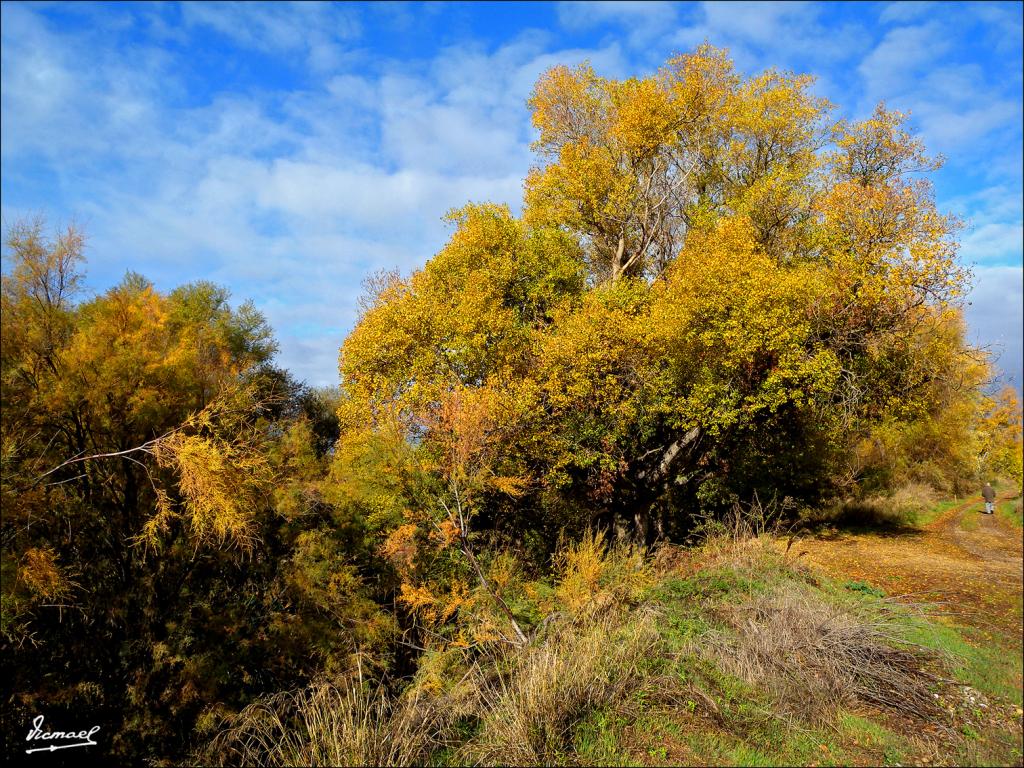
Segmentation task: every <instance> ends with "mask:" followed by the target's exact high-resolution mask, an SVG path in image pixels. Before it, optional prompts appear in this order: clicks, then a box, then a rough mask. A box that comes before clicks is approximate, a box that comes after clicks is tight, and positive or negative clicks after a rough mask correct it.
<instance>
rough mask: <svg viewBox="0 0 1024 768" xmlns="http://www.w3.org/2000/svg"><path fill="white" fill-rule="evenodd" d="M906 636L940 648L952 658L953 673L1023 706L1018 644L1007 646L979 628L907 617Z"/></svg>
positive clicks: (961, 679)
mask: <svg viewBox="0 0 1024 768" xmlns="http://www.w3.org/2000/svg"><path fill="white" fill-rule="evenodd" d="M907 639H908V640H910V641H911V642H914V643H918V644H920V645H923V646H925V647H926V648H932V649H934V650H937V651H939V652H941V653H943V654H944V655H946V657H947V658H948V659H949V661H950V664H951V667H952V672H953V676H954V677H955V678H956V679H957V680H959V681H961V682H963V683H964V684H966V685H970V686H971V687H972V688H975V689H977V690H979V691H981V692H982V693H984V694H986V695H989V696H997V697H999V698H1002V699H1006V700H1008V701H1011V702H1012V703H1014V704H1016V705H1017V706H1018V707H1019V706H1021V698H1022V697H1021V689H1020V685H1019V682H1018V681H1019V680H1020V679H1021V674H1022V671H1024V670H1022V667H1024V662H1022V661H1021V657H1020V652H1019V646H1018V647H1017V649H1016V650H1014V649H1011V648H1007V647H1005V646H1004V645H1003V644H1002V643H1000V642H998V640H995V639H994V638H993V637H992V636H991V635H988V634H983V633H981V632H980V631H978V630H974V629H968V628H961V627H953V626H949V625H946V624H940V623H937V622H934V621H929V620H927V619H923V618H920V617H908V619H907Z"/></svg>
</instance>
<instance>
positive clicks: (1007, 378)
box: [965, 266, 1024, 390]
mask: <svg viewBox="0 0 1024 768" xmlns="http://www.w3.org/2000/svg"><path fill="white" fill-rule="evenodd" d="M1022 281H1024V270H1022V268H1021V267H1020V266H1014V267H977V268H976V269H975V271H974V290H973V291H972V292H971V294H970V296H969V300H970V302H971V303H970V305H969V306H968V307H967V308H966V312H965V314H966V316H967V322H968V326H969V328H970V334H969V335H970V338H971V340H972V341H973V342H974V343H977V344H981V345H982V346H985V347H987V348H988V349H989V351H990V352H991V353H992V354H993V355H994V356H995V358H996V363H997V365H998V367H999V369H1000V371H1001V374H1002V379H1003V381H1004V382H1006V383H1009V384H1013V385H1014V386H1016V387H1017V389H1018V390H1020V388H1021V384H1022V383H1024V373H1022V365H1024V339H1022V335H1024V325H1022V323H1021V319H1022V317H1024V299H1022V293H1024V291H1022Z"/></svg>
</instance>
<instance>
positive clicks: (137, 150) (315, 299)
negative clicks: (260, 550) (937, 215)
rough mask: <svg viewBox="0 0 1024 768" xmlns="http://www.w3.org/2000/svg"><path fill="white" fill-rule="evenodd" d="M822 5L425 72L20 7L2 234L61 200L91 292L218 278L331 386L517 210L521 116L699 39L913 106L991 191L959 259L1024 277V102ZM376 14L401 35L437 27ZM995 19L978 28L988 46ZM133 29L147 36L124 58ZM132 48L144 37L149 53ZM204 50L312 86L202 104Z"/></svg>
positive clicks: (906, 38) (255, 31) (639, 26)
mask: <svg viewBox="0 0 1024 768" xmlns="http://www.w3.org/2000/svg"><path fill="white" fill-rule="evenodd" d="M822 7H823V6H817V5H811V6H799V5H790V4H770V3H751V4H743V5H732V4H723V5H719V4H714V3H712V4H705V5H699V6H681V7H679V6H670V5H660V4H658V5H654V6H642V5H641V6H639V7H635V8H634V7H633V6H632V5H625V4H598V5H595V6H581V5H576V4H572V5H567V6H560V7H559V9H558V13H559V18H560V21H561V22H562V24H563V25H564V26H565V27H567V28H572V29H573V30H577V31H579V32H580V33H581V34H582V33H583V32H585V31H587V30H591V35H592V36H596V37H597V38H598V39H600V40H601V41H602V42H601V43H600V44H599V45H595V46H594V47H591V48H573V49H569V48H560V47H558V41H557V38H555V37H554V36H553V33H552V32H551V31H538V30H534V31H525V32H521V33H518V34H516V35H514V36H512V37H510V39H508V40H507V41H505V42H504V43H503V44H501V45H498V46H497V47H494V46H491V47H486V46H484V45H482V44H480V43H479V42H473V41H469V42H466V43H464V44H459V45H454V44H452V45H450V46H449V47H447V48H443V49H441V50H440V51H439V52H438V53H437V54H435V55H432V56H431V57H430V58H428V59H425V60H403V61H386V60H380V59H377V60H374V61H373V66H372V67H366V66H360V67H356V66H355V65H354V64H353V62H356V61H359V59H358V58H355V57H357V56H358V52H356V51H355V49H354V46H356V45H357V44H358V43H359V38H358V35H359V22H358V20H357V19H356V18H355V17H356V16H357V15H358V13H357V11H356V10H353V8H354V7H353V6H326V5H319V4H317V5H314V6H311V7H301V8H299V9H291V8H280V7H278V6H276V5H265V6H256V7H250V6H247V5H246V6H235V5H220V4H217V5H212V4H205V5H200V4H186V5H183V6H171V7H169V8H167V7H163V6H142V7H141V9H138V10H137V11H136V10H132V8H133V7H128V8H129V9H128V10H125V11H122V10H120V9H121V8H123V6H118V11H117V13H116V14H115V13H111V12H110V11H108V10H104V11H103V12H102V13H98V12H96V11H95V9H92V10H90V8H89V7H86V8H85V9H83V10H82V11H81V13H83V14H88V13H94V14H97V19H96V23H95V24H89V25H85V26H83V27H82V28H81V29H80V31H78V32H74V33H71V32H67V31H62V32H59V33H58V32H57V31H55V30H54V28H52V27H51V26H50V25H49V24H48V22H47V21H46V12H45V8H40V7H37V6H29V5H12V4H5V5H4V6H3V9H2V13H3V30H2V32H3V46H2V57H3V63H2V66H3V93H2V99H3V102H2V104H3V113H4V120H3V123H2V130H3V147H2V154H3V164H4V174H3V175H4V189H5V199H4V202H3V215H4V217H5V219H7V220H11V219H12V218H16V216H17V215H19V214H20V212H21V211H23V210H25V209H26V208H30V207H31V206H30V205H28V204H26V199H28V198H30V197H31V195H28V196H27V197H26V196H25V195H20V196H15V195H11V196H9V195H8V194H6V192H7V190H8V189H10V188H11V187H12V186H15V182H17V186H19V187H20V185H25V188H26V189H28V188H31V185H32V184H36V185H40V186H42V185H45V186H46V187H47V189H46V191H45V192H43V193H41V194H39V195H38V198H37V199H43V200H45V201H47V203H48V204H50V203H49V201H51V200H52V201H54V202H53V203H52V205H54V206H60V207H55V209H51V211H50V212H51V213H53V214H55V217H58V216H63V217H66V216H68V215H70V214H72V213H73V214H76V215H77V217H78V218H79V219H80V220H81V221H82V222H83V223H84V224H85V225H86V227H87V229H88V231H89V232H90V234H91V236H92V241H91V247H90V273H91V281H92V283H93V284H94V285H96V286H97V287H101V286H105V285H108V284H109V283H110V282H112V281H113V280H116V279H118V278H119V277H120V275H121V274H123V272H124V270H125V269H127V268H133V269H137V270H139V271H142V272H144V273H146V274H147V275H149V276H150V277H152V278H153V279H155V280H156V282H157V284H158V285H159V286H160V287H161V288H165V289H166V288H170V287H173V285H175V284H177V283H179V282H181V281H182V280H184V279H194V278H201V277H202V278H209V279H214V280H217V281H218V282H221V283H224V284H226V285H228V286H229V287H230V288H231V289H232V291H233V293H234V295H235V296H236V297H237V298H239V299H243V298H250V297H251V298H253V299H254V300H255V301H256V303H257V304H258V305H259V306H260V307H261V308H263V309H264V311H265V312H266V313H267V315H268V317H269V318H270V320H271V322H272V323H273V324H274V326H275V329H276V330H277V332H278V335H279V338H280V340H281V347H282V353H281V356H280V362H281V363H282V364H283V365H285V366H286V367H288V368H290V369H292V370H293V371H295V372H296V373H297V374H299V375H300V376H303V377H306V378H309V379H310V380H311V381H312V382H314V383H320V384H328V383H334V382H336V356H337V348H338V345H339V344H340V342H341V340H342V338H343V337H344V334H345V331H346V329H347V328H348V327H350V325H351V323H352V321H353V320H354V317H355V314H354V312H355V310H354V307H355V297H356V296H357V295H358V293H359V290H360V289H359V286H360V283H361V280H362V279H363V277H364V276H365V275H366V274H367V273H369V272H372V271H374V270H376V269H379V268H389V267H398V268H400V269H402V270H404V271H406V272H408V271H410V270H412V269H414V268H416V267H418V266H420V265H422V264H423V262H424V261H425V260H426V259H427V258H429V257H430V256H431V255H432V254H433V253H434V252H435V251H436V250H437V249H438V248H439V247H440V246H441V245H442V243H443V242H444V239H445V238H446V237H447V233H448V230H447V229H446V227H445V225H443V224H442V222H441V221H440V217H441V216H442V215H443V214H444V213H445V212H446V211H447V210H448V209H450V208H453V207H457V206H460V205H462V204H464V203H465V202H467V201H470V200H472V201H478V202H479V201H484V200H495V201H499V202H507V203H509V204H510V205H512V206H513V208H514V209H515V208H516V207H518V204H519V201H520V197H521V182H522V178H523V176H524V174H525V172H526V170H527V168H528V166H529V164H530V162H531V155H530V152H529V148H528V146H529V142H530V141H531V139H532V137H533V130H532V128H531V126H530V122H529V114H528V111H527V109H526V106H525V100H526V98H527V97H528V95H529V93H530V90H531V89H532V87H533V84H534V82H535V81H536V78H537V76H538V75H539V74H540V73H541V72H543V71H544V70H545V69H547V68H548V67H550V66H553V65H555V64H559V63H575V62H578V61H581V60H583V59H585V58H586V59H589V60H590V61H591V62H592V63H593V64H594V66H595V68H596V69H597V70H598V71H599V72H601V73H602V74H605V75H608V76H611V77H622V76H626V75H630V74H635V73H637V72H646V71H650V70H651V69H652V68H653V67H654V66H656V64H657V63H660V61H661V60H662V59H663V58H664V57H665V56H666V55H667V54H668V53H670V52H671V51H670V50H668V46H677V47H680V46H682V47H685V48H689V47H691V45H692V44H696V43H699V42H702V41H703V40H704V39H705V38H707V39H709V40H710V41H711V42H712V43H715V44H718V45H726V46H729V47H731V49H732V51H733V53H734V54H735V55H736V56H737V57H738V59H739V61H740V66H741V67H742V68H746V69H747V71H752V70H756V69H760V68H763V67H765V66H768V65H773V64H774V65H779V66H792V67H794V68H797V69H801V70H810V71H814V72H816V73H824V74H825V76H826V79H825V84H823V86H822V92H823V94H824V95H828V96H831V97H833V98H834V99H835V100H836V101H838V102H840V103H843V88H846V89H847V90H848V92H849V93H860V92H861V91H863V92H864V93H865V104H870V105H873V103H874V100H875V99H877V98H880V97H886V98H888V99H889V101H890V102H891V105H892V106H894V107H898V108H904V107H908V106H909V107H911V108H913V109H914V110H915V120H916V121H917V122H918V124H919V125H920V126H921V127H922V128H923V130H924V132H925V134H926V136H925V137H926V139H927V140H928V141H929V143H930V144H931V143H932V142H933V141H935V142H936V143H937V144H938V145H939V148H940V149H941V148H946V149H947V152H948V154H950V155H951V156H953V155H954V153H955V157H956V159H957V160H961V159H962V158H964V157H967V158H968V162H971V161H970V158H976V159H975V160H974V161H973V162H974V165H975V166H977V169H978V170H977V173H984V174H988V175H990V176H991V178H992V180H991V181H990V182H988V185H987V188H986V189H983V190H977V191H975V192H973V193H971V194H965V193H963V192H962V191H961V190H960V189H959V188H957V189H956V190H955V194H956V196H955V197H954V196H953V195H952V194H947V197H948V198H949V202H948V204H949V205H951V206H952V207H953V208H954V209H955V210H958V211H959V212H961V213H962V214H963V215H964V216H965V217H966V218H968V219H969V220H970V223H971V225H972V229H971V230H970V231H968V232H967V233H965V236H964V247H963V255H964V259H965V260H966V261H969V262H978V263H980V264H983V265H984V268H985V269H989V268H991V267H992V265H993V263H1014V262H1019V259H1020V238H1021V213H1020V160H1019V158H1020V146H1019V145H1020V141H1019V125H1018V127H1017V128H1016V133H1014V130H1015V129H1014V124H1015V120H1017V118H1019V104H1020V102H1019V95H1018V96H1017V97H1016V100H1015V99H1014V98H1012V97H1011V96H1008V95H1007V93H1008V89H1007V86H1005V84H997V83H992V82H989V81H988V80H987V79H986V78H987V75H986V73H985V72H982V71H980V70H978V69H977V68H976V67H974V68H972V67H971V66H969V65H965V64H962V63H955V64H953V63H949V62H948V61H945V60H944V59H942V56H945V55H946V54H945V53H942V52H941V50H940V49H939V48H936V47H935V46H936V45H940V46H941V45H942V44H943V35H948V34H949V30H948V28H947V27H943V26H941V25H940V26H935V24H936V23H937V22H934V21H930V20H929V21H926V22H925V23H924V24H923V25H919V26H916V27H908V26H905V21H906V19H902V20H901V19H897V18H895V16H894V15H893V13H890V14H888V17H889V20H890V21H891V22H893V23H898V24H900V26H896V27H892V28H887V29H886V31H885V34H884V35H882V36H881V38H880V39H878V40H875V41H869V38H868V36H867V33H866V31H865V30H864V29H863V28H861V27H859V26H857V25H854V24H849V23H843V24H839V25H835V24H833V25H831V26H828V27H827V28H826V26H825V25H824V24H823V22H822V18H821V16H822V10H821V9H822ZM104 8H105V7H104ZM363 11H365V12H367V13H369V12H372V13H375V14H378V15H380V16H381V17H385V16H386V17H388V18H391V19H393V20H394V23H396V24H406V28H409V25H411V24H415V23H416V21H417V18H419V14H421V13H439V12H441V11H440V10H439V9H437V8H434V7H429V8H428V9H426V10H422V11H421V10H419V9H418V10H417V11H416V15H415V16H411V15H410V14H409V12H408V11H407V9H404V8H392V7H390V6H389V7H377V6H374V7H372V8H370V9H368V10H367V9H360V12H363ZM133 14H134V15H133ZM997 15H998V14H997ZM1003 16H1005V14H1003ZM1003 20H1004V22H1005V19H1003ZM997 21H998V20H995V19H993V20H991V21H990V22H986V23H989V24H990V26H992V28H993V29H995V28H996V25H997ZM125 25H129V26H131V25H134V27H133V29H135V30H136V31H135V33H133V34H134V35H135V37H131V38H130V39H131V43H130V44H127V45H125V44H122V45H120V46H118V45H117V44H115V42H112V41H113V40H114V39H115V38H116V35H117V34H118V32H117V30H118V29H119V28H120V27H124V26H125ZM138 30H148V31H147V32H146V34H147V35H149V38H148V42H147V43H142V42H139V32H138ZM655 32H656V34H655ZM211 33H212V34H213V35H215V36H222V37H223V38H225V39H230V40H232V41H234V42H235V44H236V45H239V46H243V47H246V48H249V49H253V50H257V51H260V52H262V53H261V55H266V56H268V57H271V56H273V57H276V59H278V60H281V61H283V62H287V63H288V64H289V65H294V63H295V62H298V63H299V66H300V67H301V66H302V65H307V66H308V67H310V71H311V74H309V73H303V75H302V76H301V77H299V78H298V79H299V80H300V81H301V82H302V83H303V84H302V86H301V87H297V88H292V89H290V90H284V89H282V90H273V89H271V88H270V87H269V86H267V87H265V88H264V87H261V88H259V89H255V88H254V89H250V90H238V89H237V88H236V89H235V90H233V91H231V92H224V91H217V90H216V87H214V90H212V91H211V92H210V93H204V94H202V95H201V96H200V97H197V96H196V94H195V93H193V92H192V91H191V90H190V82H191V81H189V79H188V73H187V72H185V71H183V69H182V67H181V66H180V65H181V61H180V59H176V58H175V56H178V55H179V54H177V53H175V51H176V50H180V49H182V48H187V46H188V44H189V41H190V39H191V36H195V35H206V36H209V35H211ZM993 34H995V33H994V32H993ZM876 37H877V35H876ZM872 43H877V45H873V44H872ZM901 55H902V56H903V60H902V62H901V60H900V56H901ZM861 59H863V61H862V62H861V64H860V66H859V68H858V66H857V62H858V61H860V60H861ZM901 67H902V69H901ZM307 74H308V76H307ZM826 85H827V87H825V86H826ZM1018 90H1019V88H1018ZM1014 109H1016V110H1017V118H1015V117H1014V114H1011V113H1012V112H1013V110H1014ZM1017 122H1018V123H1019V120H1017ZM999 142H1002V144H1001V145H1000V144H999ZM994 146H996V147H997V148H998V151H993V147H994ZM950 150H952V151H950ZM979 157H980V158H982V159H983V162H978V160H977V158H979ZM1015 163H1016V165H1015ZM947 178H952V177H947ZM969 189H975V187H969ZM1015 241H1016V247H1015ZM979 274H980V275H982V273H980V272H979ZM999 275H1002V276H1001V277H1000V276H999ZM1006 279H1007V276H1006V275H1003V274H1002V273H995V272H992V273H990V272H984V273H983V275H982V276H981V279H980V281H979V287H978V288H977V289H976V292H975V294H976V295H977V296H980V297H983V299H984V300H983V301H981V303H980V305H976V307H975V308H972V313H973V314H972V315H971V317H972V318H974V319H973V320H972V323H974V322H977V323H980V325H979V328H981V329H982V330H981V332H983V333H986V334H990V336H987V337H986V338H996V336H994V335H991V334H996V335H998V334H1003V336H1005V335H1006V334H1007V333H1009V331H1007V330H1006V327H1009V326H1008V324H1012V323H1016V325H1018V326H1019V324H1020V322H1019V320H1020V318H1019V311H1018V314H1017V316H1016V317H1015V318H1014V317H1012V316H1011V317H1010V319H1009V320H1008V319H1007V317H1006V316H1005V315H1002V316H1000V315H999V314H998V313H993V312H989V310H988V308H989V307H993V306H995V307H1005V306H1018V307H1019V292H1018V294H1017V295H1018V299H1017V302H1018V303H1017V305H1013V303H1012V294H1011V295H1009V298H1007V297H1002V298H999V299H991V298H984V297H986V296H994V295H995V294H993V291H997V289H1000V286H1001V283H1000V280H1002V281H1005V280H1006ZM1017 282H1018V284H1019V274H1018V276H1017ZM1004 287H1005V286H1004ZM986 291H987V292H988V293H986ZM986 312H988V314H986ZM1000 317H1002V319H1000ZM1000 323H1002V326H1000ZM1018 338H1019V336H1018ZM1011 346H1012V345H1011ZM1017 348H1018V349H1019V343H1018V347H1017ZM1018 359H1019V355H1018Z"/></svg>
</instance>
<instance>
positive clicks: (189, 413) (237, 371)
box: [0, 221, 395, 761]
mask: <svg viewBox="0 0 1024 768" xmlns="http://www.w3.org/2000/svg"><path fill="white" fill-rule="evenodd" d="M83 244H84V239H83V237H82V235H81V234H80V233H79V232H78V231H76V230H74V229H69V230H66V231H65V232H62V233H59V234H58V235H56V236H54V237H50V236H48V233H47V232H46V229H45V226H44V224H43V222H41V221H36V222H30V223H25V224H17V225H15V226H14V227H12V229H11V230H10V232H9V233H8V238H7V242H6V250H5V253H4V267H5V269H4V275H3V290H2V302H3V316H2V323H0V328H2V337H3V338H2V341H3V346H2V369H0V377H2V389H0V396H2V401H3V402H2V404H3V409H2V416H0V441H2V456H0V458H2V467H0V470H2V471H0V494H2V499H0V501H2V505H3V522H2V529H0V530H2V545H3V549H2V561H0V564H2V584H0V586H2V597H3V600H2V604H3V614H2V627H0V642H2V647H3V650H4V661H3V666H4V713H5V714H4V727H5V733H6V736H7V738H8V739H12V740H13V739H14V738H15V735H16V734H17V733H19V732H20V731H21V728H22V727H23V725H24V723H26V722H28V721H29V720H30V719H31V718H30V715H31V716H34V714H36V713H39V712H44V713H45V714H47V715H48V716H50V717H55V718H56V719H58V720H60V719H61V716H62V713H63V714H67V715H70V713H71V712H73V711H76V710H77V711H81V710H82V709H83V708H85V709H88V710H89V711H90V712H92V713H94V714H95V717H96V718H98V719H99V720H100V721H101V722H104V723H107V724H110V726H109V727H110V731H111V742H110V744H111V750H112V752H111V754H116V755H119V756H120V757H121V758H123V759H124V760H126V761H128V760H131V761H136V760H141V759H144V758H152V759H168V758H177V757H182V756H183V755H184V753H185V752H186V751H187V749H188V746H189V741H190V739H191V738H193V736H192V733H193V729H194V728H199V729H202V728H204V727H212V726H214V725H215V724H216V721H217V717H218V716H219V714H220V713H227V712H231V711H237V710H238V709H240V708H241V707H243V706H245V705H246V704H247V703H248V702H249V701H250V700H251V699H252V698H253V697H254V696H257V695H259V694H261V693H263V692H266V691H267V690H274V689H277V688H280V687H287V686H288V685H291V684H292V683H294V682H298V681H303V680H305V679H308V677H309V676H311V675H313V674H315V673H318V672H322V671H323V670H330V669H339V668H340V669H347V668H348V666H349V665H350V663H352V661H353V659H355V658H360V659H365V662H366V664H367V665H368V666H372V665H376V666H377V667H383V666H386V665H387V664H389V663H390V659H391V655H390V654H389V647H390V644H389V642H388V640H389V638H390V637H392V635H393V633H394V631H395V627H394V624H393V621H392V620H391V619H390V617H389V616H388V615H387V614H386V613H384V612H383V611H382V610H381V608H380V603H379V602H378V601H377V600H376V599H375V598H376V597H378V596H379V593H374V591H373V589H372V588H371V587H369V586H367V582H366V581H365V576H366V574H367V572H372V571H375V570H380V567H381V566H382V565H383V563H382V561H380V560H379V558H377V556H376V555H375V554H374V552H375V550H374V549H373V548H372V547H371V546H370V545H369V544H368V543H366V542H365V541H364V536H365V534H364V533H363V532H362V524H361V522H360V521H359V519H358V518H356V517H353V514H352V512H353V511H352V509H351V507H349V506H345V505H344V504H343V503H339V504H338V505H337V506H336V505H334V504H332V503H331V499H332V497H331V494H330V492H329V490H325V479H326V475H327V465H328V458H327V454H328V451H329V450H330V446H331V445H332V444H333V442H334V440H335V438H336V436H337V417H336V415H335V413H334V411H335V409H336V403H335V402H333V401H330V402H329V401H326V400H324V399H323V398H322V397H320V396H318V395H316V394H315V393H313V392H311V391H309V390H307V389H306V388H304V387H301V386H299V385H297V384H295V383H294V382H293V381H291V380H290V378H289V377H288V376H287V375H286V374H284V373H283V372H280V371H276V370H275V369H273V368H271V367H269V360H270V357H271V355H272V353H273V350H274V342H273V338H272V336H271V332H270V329H269V328H268V326H267V325H266V323H265V321H264V319H263V317H262V315H260V314H259V313H258V312H257V311H256V310H255V309H254V308H253V306H252V305H251V304H248V303H243V304H241V305H240V306H238V307H232V306H231V304H230V303H229V295H228V293H227V292H226V291H225V290H224V289H222V288H219V287H217V286H214V285H212V284H209V283H205V282H200V283H193V284H189V285H185V286H182V287H180V288H177V289H175V290H173V291H170V292H168V293H163V292H161V291H158V290H157V289H156V288H155V287H154V286H153V285H152V284H151V283H149V282H148V281H147V280H145V279H144V278H142V277H141V276H138V275H135V274H128V275H127V276H126V277H125V279H124V280H122V281H121V283H119V284H118V285H116V286H114V287H113V288H111V289H110V290H108V291H106V292H104V293H102V294H100V295H98V296H92V297H90V296H88V295H86V294H85V291H84V286H83V282H82V272H81V267H82V266H83V264H84V260H83V258H82V249H83ZM328 402H329V404H328Z"/></svg>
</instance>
